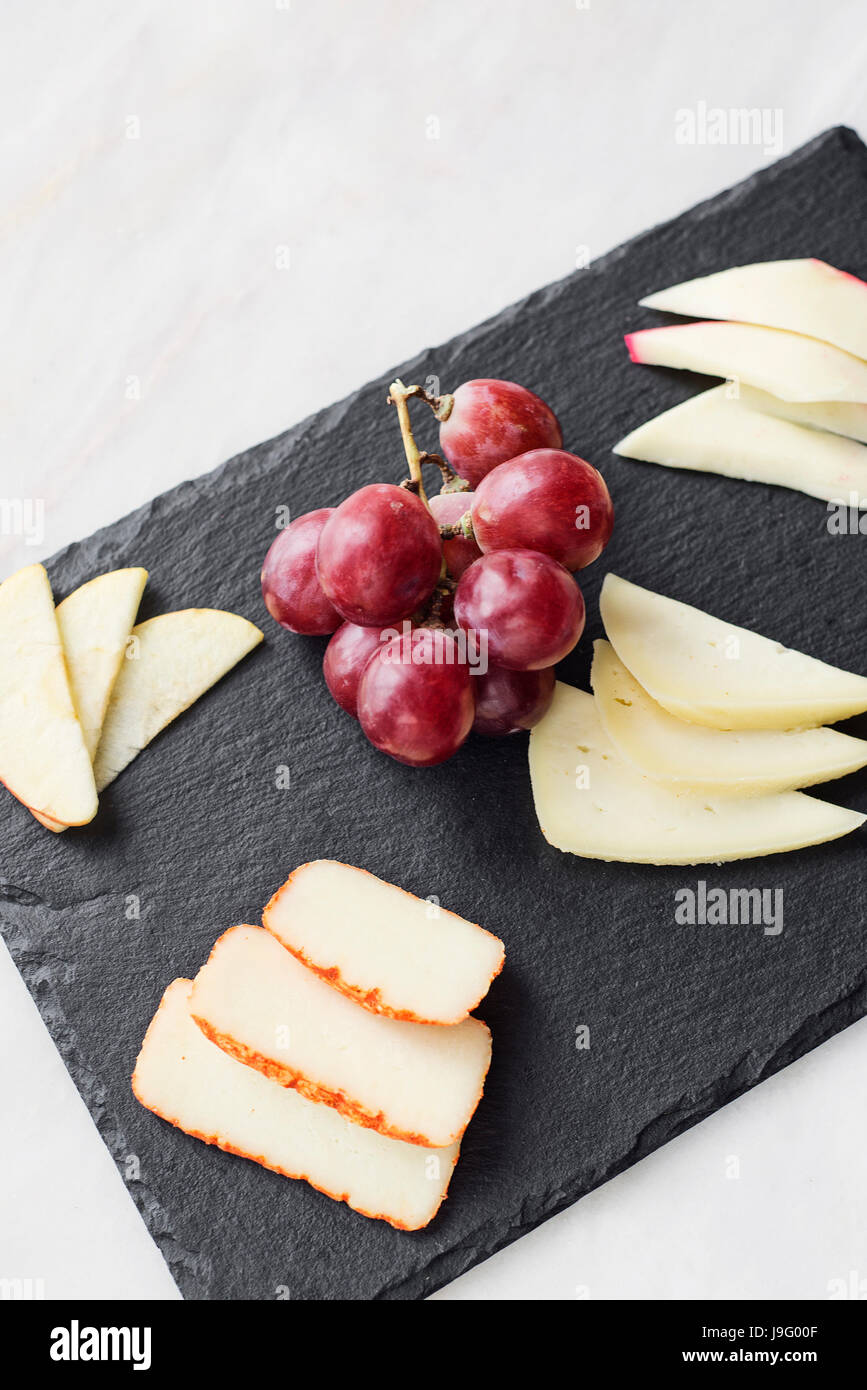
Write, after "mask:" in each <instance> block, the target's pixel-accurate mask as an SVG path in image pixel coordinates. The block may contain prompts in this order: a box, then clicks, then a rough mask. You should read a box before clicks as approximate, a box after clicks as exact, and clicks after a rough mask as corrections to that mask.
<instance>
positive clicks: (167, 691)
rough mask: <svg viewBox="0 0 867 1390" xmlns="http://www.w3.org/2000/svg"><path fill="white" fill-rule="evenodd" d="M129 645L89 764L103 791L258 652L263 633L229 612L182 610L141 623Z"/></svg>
mask: <svg viewBox="0 0 867 1390" xmlns="http://www.w3.org/2000/svg"><path fill="white" fill-rule="evenodd" d="M131 639H133V640H131V641H130V644H129V646H128V649H127V659H126V660H125V661H124V662H123V663H122V664H121V668H120V671H119V673H118V676H117V680H116V681H115V685H114V689H113V690H112V693H111V699H110V700H109V704H108V709H107V711H106V715H105V721H104V723H103V727H102V736H101V737H100V740H99V745H98V747H97V750H96V756H95V758H94V761H93V771H94V776H95V778H96V785H97V787H98V789H99V790H100V791H102V790H103V788H104V787H107V786H108V784H109V782H113V781H114V779H115V777H117V775H118V773H120V772H122V771H123V769H124V768H125V767H127V766H128V765H129V764H130V763H131V762H132V760H133V758H135V757H136V755H137V754H138V753H140V752H141V750H142V749H143V748H145V747H146V746H147V745H148V744H149V743H150V742H151V740H152V739H154V738H156V736H157V734H158V733H160V732H161V730H163V729H164V728H165V727H166V725H167V724H170V723H171V722H172V720H173V719H176V718H177V717H178V715H179V714H183V712H184V710H186V709H189V707H190V705H191V704H193V703H194V701H196V700H198V699H199V697H200V696H201V695H204V693H205V691H206V690H209V689H210V688H211V686H212V685H214V684H216V682H217V681H218V680H220V678H221V677H222V676H224V675H225V674H226V672H227V671H231V669H232V667H233V666H236V665H237V663H238V662H239V661H240V660H241V659H242V657H245V656H246V655H247V653H248V652H250V651H252V650H253V648H254V647H255V646H258V644H259V643H260V642H261V641H262V633H261V632H260V631H259V629H258V628H257V627H254V625H253V624H252V623H248V622H247V619H246V618H239V617H237V616H236V614H234V613H224V612H221V611H220V610H218V609H215V608H187V609H184V610H182V611H181V612H179V613H163V614H161V615H160V616H159V617H158V618H149V619H148V621H147V622H145V623H139V625H138V626H137V627H134V628H133V630H132V633H131Z"/></svg>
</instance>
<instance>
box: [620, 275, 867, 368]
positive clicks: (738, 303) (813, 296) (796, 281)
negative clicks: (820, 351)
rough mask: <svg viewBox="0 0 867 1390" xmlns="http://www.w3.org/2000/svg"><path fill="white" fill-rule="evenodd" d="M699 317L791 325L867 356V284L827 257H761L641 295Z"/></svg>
mask: <svg viewBox="0 0 867 1390" xmlns="http://www.w3.org/2000/svg"><path fill="white" fill-rule="evenodd" d="M639 302H640V303H641V304H643V305H644V306H645V308H648V309H665V310H667V311H668V312H669V313H672V314H686V315H688V316H690V317H691V318H699V319H737V320H739V321H740V322H741V323H758V324H763V325H765V326H766V327H768V328H787V329H789V330H790V331H791V332H793V333H806V334H807V335H808V336H809V337H811V338H821V339H823V340H824V342H826V343H833V344H834V345H835V346H836V347H838V348H843V349H844V351H846V352H851V353H854V354H855V356H856V357H867V284H865V283H864V281H863V280H859V279H858V278H857V277H856V276H854V275H847V274H846V272H845V271H842V270H835V269H834V267H833V266H832V265H827V264H826V262H825V261H817V260H798V261H761V262H759V263H758V264H756V265H736V266H732V268H731V269H730V270H720V271H717V273H716V274H715V275H702V276H700V277H699V278H698V279H696V280H685V281H684V282H683V284H680V285H672V287H671V288H670V289H667V290H659V291H658V292H657V293H656V294H649V295H648V296H647V298H646V299H642V300H640V301H639Z"/></svg>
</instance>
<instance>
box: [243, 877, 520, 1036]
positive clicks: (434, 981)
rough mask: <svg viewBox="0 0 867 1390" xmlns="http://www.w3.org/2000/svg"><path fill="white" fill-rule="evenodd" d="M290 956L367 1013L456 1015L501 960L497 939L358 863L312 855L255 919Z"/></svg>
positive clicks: (435, 1019)
mask: <svg viewBox="0 0 867 1390" xmlns="http://www.w3.org/2000/svg"><path fill="white" fill-rule="evenodd" d="M262 920H263V922H264V924H265V926H266V927H267V929H268V931H270V932H271V933H273V935H274V936H276V938H277V940H278V941H280V942H282V944H283V945H284V946H285V947H287V949H288V950H290V951H291V952H292V954H293V955H294V956H297V957H298V959H299V960H300V961H303V962H304V964H305V965H307V966H309V967H310V969H311V970H314V971H315V972H316V973H317V974H318V975H321V976H322V977H323V979H325V980H327V981H328V982H329V984H331V985H333V986H334V987H335V988H336V989H339V990H342V992H343V993H344V994H347V995H349V997H350V998H351V999H355V1000H356V1002H357V1003H359V1004H362V1005H363V1006H364V1008H366V1009H370V1010H371V1011H372V1012H373V1013H378V1014H387V1015H388V1016H389V1017H391V1018H402V1019H408V1020H410V1021H413V1022H416V1023H445V1024H450V1023H458V1022H460V1020H461V1019H462V1018H466V1016H467V1014H468V1013H469V1012H470V1011H471V1009H474V1008H475V1007H476V1005H477V1004H478V1002H479V1000H480V999H482V998H484V996H485V995H486V994H487V992H488V989H489V988H490V984H491V980H492V979H493V978H494V976H495V975H498V974H499V972H500V970H502V968H503V959H504V950H503V943H502V941H500V940H499V938H498V937H496V936H492V935H491V933H490V932H487V931H484V930H483V929H482V928H481V927H478V926H475V925H474V924H473V923H472V922H467V921H465V919H464V918H463V917H458V916H457V915H456V914H455V913H453V912H447V911H446V909H445V908H443V907H439V906H438V905H437V904H436V903H431V902H427V901H424V900H423V899H421V898H416V897H414V896H413V894H412V893H406V892H404V891H403V889H402V888H396V887H395V886H394V885H393V884H391V883H384V882H383V880H382V879H379V878H375V877H374V875H373V874H369V873H367V872H365V870H364V869H356V868H353V867H352V866H351V865H349V864H339V863H336V862H335V861H334V860H332V859H317V860H315V861H314V862H313V863H311V864H302V865H301V867H300V868H298V869H296V870H295V872H294V873H292V874H291V875H290V876H289V878H288V879H287V881H286V883H284V884H283V887H282V888H280V889H278V891H277V892H276V893H275V894H274V896H273V898H272V899H271V901H270V902H269V903H268V906H267V907H266V908H265V912H264V915H263V918H262Z"/></svg>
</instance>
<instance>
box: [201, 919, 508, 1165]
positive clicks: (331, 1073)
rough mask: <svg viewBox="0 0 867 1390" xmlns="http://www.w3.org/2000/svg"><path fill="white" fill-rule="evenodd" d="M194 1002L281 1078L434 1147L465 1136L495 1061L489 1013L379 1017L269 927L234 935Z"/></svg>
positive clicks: (229, 1042) (235, 1044)
mask: <svg viewBox="0 0 867 1390" xmlns="http://www.w3.org/2000/svg"><path fill="white" fill-rule="evenodd" d="M190 1009H191V1012H192V1014H193V1017H194V1018H195V1020H196V1022H197V1023H198V1024H199V1026H200V1028H202V1029H203V1031H204V1032H205V1033H206V1035H207V1036H208V1037H209V1038H210V1039H211V1040H212V1041H213V1042H216V1043H217V1044H218V1045H219V1046H220V1047H222V1048H224V1049H225V1050H226V1051H227V1052H229V1053H231V1055H232V1056H234V1057H237V1058H239V1060H241V1061H243V1062H247V1063H248V1064H249V1065H250V1066H254V1067H258V1068H259V1070H261V1071H263V1072H264V1073H265V1074H266V1075H267V1076H270V1077H272V1078H274V1079H275V1080H276V1081H279V1082H280V1083H281V1085H284V1086H295V1087H297V1088H298V1090H299V1091H301V1093H302V1095H305V1096H307V1098H308V1099H309V1100H316V1101H321V1102H322V1103H324V1104H325V1105H333V1106H334V1107H335V1109H337V1110H339V1111H340V1112H341V1113H342V1114H344V1115H346V1117H347V1118H348V1119H351V1120H354V1121H355V1122H356V1123H357V1124H360V1125H367V1126H369V1127H371V1128H373V1129H377V1130H379V1132H380V1133H381V1134H387V1135H389V1136H390V1137H391V1138H393V1139H405V1140H407V1141H408V1142H409V1143H412V1144H425V1145H427V1146H429V1147H431V1148H443V1147H446V1146H447V1145H449V1144H453V1143H455V1142H456V1141H457V1140H458V1139H460V1137H461V1135H462V1134H463V1132H464V1129H465V1128H466V1125H467V1124H468V1122H469V1120H470V1117H471V1116H472V1114H473V1111H474V1110H475V1108H476V1106H477V1105H478V1103H479V1100H480V1098H481V1094H482V1088H483V1086H484V1081H485V1076H486V1074H487V1070H488V1066H489V1065H490V1060H491V1035H490V1033H489V1032H488V1029H487V1028H486V1026H485V1024H484V1023H482V1022H481V1021H480V1020H479V1019H477V1018H466V1019H464V1021H463V1022H462V1023H457V1024H455V1025H454V1027H452V1028H444V1027H442V1026H441V1025H439V1024H426V1023H406V1022H403V1021H402V1020H399V1019H394V1018H384V1017H381V1016H378V1015H376V1014H372V1013H370V1012H369V1011H368V1010H367V1009H362V1008H359V1006H358V1004H356V1003H354V1002H353V1001H352V1000H351V999H348V998H347V996H346V995H345V994H341V993H340V991H339V990H336V989H332V987H331V985H329V984H326V983H325V981H324V980H321V979H320V978H319V976H318V975H315V974H314V973H313V971H312V970H308V969H307V967H306V966H304V965H302V964H301V962H300V961H298V960H296V959H295V957H294V956H293V955H292V954H291V953H290V952H289V951H287V950H286V949H285V948H284V947H283V946H281V945H280V943H279V941H277V940H276V939H275V938H274V937H273V936H271V934H270V932H267V931H264V930H263V929H262V928H260V927H248V926H239V927H232V928H231V930H229V931H227V932H224V934H223V935H222V936H221V937H220V939H219V940H218V941H217V943H216V945H215V946H214V949H213V951H212V952H211V955H210V959H209V960H208V962H207V964H206V965H205V966H203V967H202V969H201V970H200V971H199V973H198V975H197V976H196V979H195V981H194V984H193V995H192V1001H191V1005H190Z"/></svg>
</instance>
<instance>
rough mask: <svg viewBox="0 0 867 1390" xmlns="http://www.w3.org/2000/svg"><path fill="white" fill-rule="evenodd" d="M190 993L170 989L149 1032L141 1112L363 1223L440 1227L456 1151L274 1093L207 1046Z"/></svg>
mask: <svg viewBox="0 0 867 1390" xmlns="http://www.w3.org/2000/svg"><path fill="white" fill-rule="evenodd" d="M191 988H192V985H191V982H190V981H189V980H175V981H174V983H173V984H171V985H169V987H168V989H167V990H166V992H165V994H164V995H163V999H162V1003H161V1004H160V1007H159V1009H158V1011H157V1013H156V1015H155V1017H154V1019H153V1021H152V1023H151V1025H150V1027H149V1028H148V1031H147V1036H146V1037H145V1040H144V1043H143V1044H142V1050H141V1052H140V1053H139V1057H138V1061H137V1062H136V1066H135V1072H134V1073H133V1078H132V1088H133V1091H134V1093H135V1095H136V1097H137V1099H138V1100H139V1101H141V1103H142V1105H144V1106H146V1108H147V1109H148V1110H152V1111H153V1113H154V1114H155V1115H159V1116H161V1118H162V1119H164V1120H168V1122H169V1124H173V1125H176V1126H177V1127H178V1129H182V1130H184V1131H185V1132H186V1133H187V1134H191V1135H193V1136H194V1137H195V1138H196V1139H203V1140H204V1142H205V1143H206V1144H216V1145H217V1146H218V1147H219V1148H221V1149H224V1150H226V1152H227V1153H233V1154H238V1155H240V1156H241V1157H242V1158H250V1159H252V1160H253V1162H254V1163H261V1164H262V1166H263V1167H264V1168H271V1169H272V1170H273V1171H274V1172H275V1173H281V1174H283V1176H284V1177H287V1178H303V1179H305V1180H306V1181H307V1182H309V1183H310V1184H311V1186H312V1187H316V1188H318V1189H319V1191H320V1192H324V1193H326V1194H327V1195H328V1196H329V1197H333V1198H334V1199H335V1200H336V1201H338V1202H346V1203H347V1205H348V1206H350V1207H353V1208H354V1209H355V1211H358V1212H361V1213H362V1214H363V1215H364V1216H373V1217H377V1218H379V1219H380V1220H382V1221H387V1222H389V1224H390V1225H392V1226H397V1227H399V1228H400V1229H401V1230H404V1231H417V1230H419V1229H420V1228H421V1227H422V1226H426V1225H427V1224H428V1222H429V1221H431V1220H432V1219H433V1217H434V1216H435V1215H436V1211H437V1208H438V1207H439V1205H440V1203H441V1202H442V1200H443V1198H444V1197H445V1195H446V1190H447V1188H448V1185H449V1179H450V1178H451V1175H452V1172H453V1170H454V1166H455V1163H456V1162H457V1158H458V1147H457V1145H456V1144H453V1145H452V1146H451V1147H450V1148H448V1149H423V1148H420V1147H419V1146H418V1145H416V1144H400V1143H398V1142H397V1141H396V1140H394V1139H386V1138H384V1136H383V1135H381V1134H377V1133H376V1132H375V1130H372V1129H362V1128H361V1127H360V1126H359V1125H354V1124H352V1123H351V1122H350V1121H349V1120H346V1119H344V1118H343V1116H342V1115H338V1113H337V1111H336V1110H332V1109H330V1108H329V1106H327V1105H315V1104H314V1103H313V1102H312V1101H309V1100H305V1099H304V1097H303V1096H302V1095H300V1094H299V1092H298V1091H291V1090H287V1089H286V1088H285V1087H284V1086H275V1085H274V1082H273V1081H269V1080H268V1079H267V1077H264V1076H262V1075H261V1074H260V1073H259V1072H257V1071H254V1070H253V1068H252V1067H245V1066H243V1065H242V1064H241V1063H240V1062H236V1061H235V1060H234V1059H233V1058H232V1057H229V1056H228V1055H227V1053H225V1052H221V1050H220V1049H219V1048H218V1047H214V1045H213V1043H210V1042H208V1040H207V1038H206V1037H205V1035H204V1033H202V1032H201V1030H200V1029H199V1028H197V1027H196V1025H195V1023H194V1022H193V1020H192V1018H191V1017H190V1010H189V995H190V990H191Z"/></svg>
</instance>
